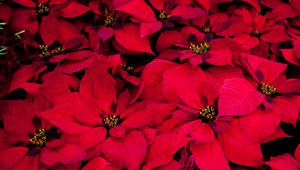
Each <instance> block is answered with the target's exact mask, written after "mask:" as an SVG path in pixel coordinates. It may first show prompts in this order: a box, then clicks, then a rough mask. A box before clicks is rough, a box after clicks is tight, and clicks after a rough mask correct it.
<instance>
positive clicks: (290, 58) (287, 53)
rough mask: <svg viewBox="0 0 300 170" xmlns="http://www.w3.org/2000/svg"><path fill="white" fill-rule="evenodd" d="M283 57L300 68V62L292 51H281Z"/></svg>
mask: <svg viewBox="0 0 300 170" xmlns="http://www.w3.org/2000/svg"><path fill="white" fill-rule="evenodd" d="M280 51H281V52H282V55H283V57H284V58H285V59H286V60H287V61H288V62H290V63H292V64H295V65H296V66H300V60H299V59H298V58H297V57H296V56H295V54H294V52H293V50H292V49H281V50H280Z"/></svg>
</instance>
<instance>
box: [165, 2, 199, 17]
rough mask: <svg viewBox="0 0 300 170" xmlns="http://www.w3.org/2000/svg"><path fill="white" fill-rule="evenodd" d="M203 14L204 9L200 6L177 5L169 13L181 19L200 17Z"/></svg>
mask: <svg viewBox="0 0 300 170" xmlns="http://www.w3.org/2000/svg"><path fill="white" fill-rule="evenodd" d="M204 14H205V11H204V10H202V9H201V8H197V7H190V6H184V5H177V6H176V7H175V9H174V10H173V11H172V13H171V14H170V15H171V16H174V17H176V16H178V17H180V18H181V19H184V20H188V19H194V18H197V17H200V16H201V15H204Z"/></svg>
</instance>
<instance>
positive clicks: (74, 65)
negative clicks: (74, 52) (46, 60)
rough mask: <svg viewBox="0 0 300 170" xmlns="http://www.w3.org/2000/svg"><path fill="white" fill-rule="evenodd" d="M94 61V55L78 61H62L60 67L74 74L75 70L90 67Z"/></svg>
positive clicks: (65, 71) (67, 72)
mask: <svg viewBox="0 0 300 170" xmlns="http://www.w3.org/2000/svg"><path fill="white" fill-rule="evenodd" d="M93 61H94V58H93V57H90V58H87V59H84V60H78V61H62V62H61V63H60V65H59V66H58V67H59V69H60V70H61V71H62V72H64V73H66V74H73V73H74V72H78V71H81V70H83V69H85V68H89V67H90V65H91V64H92V62H93Z"/></svg>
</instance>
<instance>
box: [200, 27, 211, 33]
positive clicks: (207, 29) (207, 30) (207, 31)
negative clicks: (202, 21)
mask: <svg viewBox="0 0 300 170" xmlns="http://www.w3.org/2000/svg"><path fill="white" fill-rule="evenodd" d="M202 32H204V33H210V32H211V29H210V27H205V26H204V27H202Z"/></svg>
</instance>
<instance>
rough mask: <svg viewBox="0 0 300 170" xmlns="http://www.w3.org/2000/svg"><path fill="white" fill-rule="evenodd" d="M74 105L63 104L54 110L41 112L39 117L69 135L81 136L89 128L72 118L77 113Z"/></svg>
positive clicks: (69, 103) (70, 103) (71, 103)
mask: <svg viewBox="0 0 300 170" xmlns="http://www.w3.org/2000/svg"><path fill="white" fill-rule="evenodd" d="M77 107H78V106H76V105H74V104H73V102H68V103H63V104H60V105H58V106H56V107H55V108H54V109H52V110H49V111H46V112H43V113H42V114H41V115H42V116H43V117H44V118H45V119H46V120H48V121H49V122H51V123H52V124H53V125H55V126H57V127H58V128H60V129H62V130H63V131H64V132H66V133H70V134H82V133H84V132H87V131H89V130H90V129H91V128H89V127H87V126H83V125H81V124H79V123H78V122H77V121H76V120H75V119H74V118H73V116H74V113H76V112H77Z"/></svg>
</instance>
